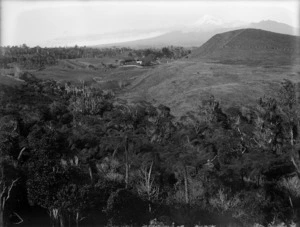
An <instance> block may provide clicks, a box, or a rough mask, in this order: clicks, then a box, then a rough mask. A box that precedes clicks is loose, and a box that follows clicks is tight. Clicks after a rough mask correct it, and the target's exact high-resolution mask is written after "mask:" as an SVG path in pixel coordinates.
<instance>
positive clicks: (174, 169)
mask: <svg viewBox="0 0 300 227" xmlns="http://www.w3.org/2000/svg"><path fill="white" fill-rule="evenodd" d="M165 51H166V50H165ZM24 79H25V81H26V83H24V84H23V85H20V87H15V88H11V87H9V88H8V87H4V86H3V87H2V88H1V90H0V91H1V93H0V129H1V130H0V152H1V153H0V155H1V159H0V160H1V162H0V167H1V176H0V177H1V181H0V187H1V188H0V192H3V193H2V194H1V202H2V203H1V209H0V211H1V212H0V214H1V219H0V221H1V223H0V224H1V225H2V226H5V225H6V226H7V225H8V224H10V223H11V222H14V221H12V220H11V219H10V218H9V217H10V214H14V215H15V213H16V212H15V211H16V210H18V212H21V213H20V214H21V216H22V207H23V208H24V209H25V207H28V206H29V205H31V206H32V205H36V206H39V207H40V208H41V209H46V210H47V211H48V213H49V215H50V217H51V220H52V221H53V225H57V226H61V227H63V226H67V225H68V224H69V225H73V224H74V223H76V224H77V225H79V224H80V223H81V222H82V221H88V220H90V219H91V217H90V216H89V215H88V214H89V213H91V211H93V212H96V213H98V215H99V216H101V217H102V216H104V214H105V215H106V217H107V220H108V221H109V222H110V224H112V225H125V224H128V225H142V224H147V223H149V220H153V219H154V218H157V221H159V222H162V223H165V224H168V225H171V224H172V223H173V222H174V223H175V224H185V225H189V226H192V225H195V224H209V225H211V224H215V225H220V224H223V225H224V224H226V223H227V224H228V225H230V224H235V225H238V226H241V225H245V226H247V225H252V224H254V223H260V224H263V225H267V224H268V223H271V222H286V223H291V222H292V221H296V220H297V219H299V217H300V215H299V210H300V203H299V200H300V198H299V193H298V191H299V179H300V178H299V176H300V157H299V156H300V155H299V149H300V146H299V144H300V143H299V124H300V123H299V119H300V114H299V100H298V99H297V96H296V86H295V85H294V84H293V83H292V82H290V81H284V82H283V83H282V88H281V89H280V91H279V92H278V95H277V96H274V97H272V98H262V99H260V100H258V103H257V107H256V108H253V109H247V110H245V109H242V110H234V111H227V112H225V111H223V110H222V108H221V106H220V104H219V102H218V101H217V100H215V99H214V97H210V98H208V99H207V100H205V101H203V102H202V103H200V104H199V109H198V111H195V112H190V113H187V114H186V116H183V117H182V118H181V119H179V120H178V119H176V118H174V117H173V116H172V115H171V111H170V109H169V108H168V107H166V106H163V105H160V106H153V105H151V104H150V103H147V102H140V103H136V104H130V103H126V102H125V101H122V100H118V99H115V98H114V94H113V93H111V92H103V91H100V90H97V89H95V88H91V87H88V86H85V85H82V86H79V87H75V86H73V85H70V84H69V85H66V86H61V85H59V84H57V83H56V82H55V81H41V80H38V79H36V78H34V77H32V76H30V75H27V76H25V77H24ZM17 188H23V189H24V190H22V192H21V193H16V192H15V190H14V189H17ZM25 189H26V190H25ZM21 198H22V199H23V198H26V200H28V202H29V204H28V205H26V204H24V202H23V203H22V207H21V208H20V207H19V208H17V207H18V205H17V204H18V201H19V200H20V199H21ZM3 201H4V202H3ZM15 216H16V215H15ZM19 216H20V215H19ZM21 216H20V217H21ZM16 217H17V216H16ZM25 222H26V221H25ZM26 224H29V225H30V223H26Z"/></svg>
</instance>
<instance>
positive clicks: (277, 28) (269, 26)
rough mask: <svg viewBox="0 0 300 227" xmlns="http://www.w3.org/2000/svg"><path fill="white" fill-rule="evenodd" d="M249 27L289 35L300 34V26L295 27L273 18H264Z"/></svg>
mask: <svg viewBox="0 0 300 227" xmlns="http://www.w3.org/2000/svg"><path fill="white" fill-rule="evenodd" d="M247 27H248V28H257V29H262V30H266V31H270V32H277V33H282V34H288V35H299V28H298V29H297V28H294V27H292V26H289V25H287V24H284V23H279V22H276V21H272V20H264V21H261V22H258V23H251V24H250V25H249V26H247Z"/></svg>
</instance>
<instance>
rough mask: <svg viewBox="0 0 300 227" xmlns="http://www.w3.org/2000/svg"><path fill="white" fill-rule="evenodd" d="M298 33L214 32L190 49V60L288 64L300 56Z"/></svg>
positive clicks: (254, 30) (260, 31)
mask: <svg viewBox="0 0 300 227" xmlns="http://www.w3.org/2000/svg"><path fill="white" fill-rule="evenodd" d="M299 42H300V38H299V37H298V36H291V35H285V34H279V33H274V32H269V31H264V30H260V29H240V30H235V31H230V32H225V33H221V34H217V35H215V36H213V37H212V38H211V39H209V40H208V41H207V42H206V43H204V44H203V45H202V46H201V47H199V48H197V49H195V50H194V51H193V52H192V55H191V57H192V58H193V59H197V58H199V59H206V60H213V61H216V62H221V63H242V64H248V65H277V64H280V65H287V64H291V63H293V62H294V61H296V60H297V58H299V51H298V49H299Z"/></svg>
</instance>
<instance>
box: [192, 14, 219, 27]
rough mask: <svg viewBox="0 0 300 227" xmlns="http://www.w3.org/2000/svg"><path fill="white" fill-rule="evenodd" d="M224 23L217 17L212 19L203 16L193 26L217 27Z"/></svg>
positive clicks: (208, 16)
mask: <svg viewBox="0 0 300 227" xmlns="http://www.w3.org/2000/svg"><path fill="white" fill-rule="evenodd" d="M223 23H224V22H223V20H222V19H220V18H217V17H213V16H211V15H204V16H203V17H201V18H200V19H198V20H197V21H196V22H195V23H194V25H197V26H201V25H215V26H216V25H217V26H220V25H222V24H223Z"/></svg>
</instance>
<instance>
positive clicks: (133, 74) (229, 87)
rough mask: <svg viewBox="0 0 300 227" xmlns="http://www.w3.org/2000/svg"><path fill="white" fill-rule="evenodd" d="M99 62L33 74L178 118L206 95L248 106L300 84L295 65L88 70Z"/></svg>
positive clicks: (3, 79)
mask: <svg viewBox="0 0 300 227" xmlns="http://www.w3.org/2000/svg"><path fill="white" fill-rule="evenodd" d="M106 60H108V59H106ZM110 61H111V62H112V61H114V59H110ZM102 63H103V59H74V60H66V61H65V60H63V61H60V62H59V64H58V65H55V66H51V67H47V68H46V69H44V70H41V71H32V73H33V74H34V75H35V76H36V77H38V78H40V79H55V80H58V81H61V82H66V81H71V82H74V83H77V82H80V81H81V80H84V81H85V82H86V83H88V84H93V86H98V87H100V88H101V89H112V90H114V91H115V92H116V94H117V96H118V97H120V98H123V99H126V100H128V101H132V102H135V101H139V100H147V101H149V102H151V103H153V104H157V105H158V104H165V105H167V106H169V107H171V110H172V113H173V114H174V115H176V116H180V115H182V114H184V113H185V112H187V111H189V110H195V109H196V108H197V106H198V105H199V104H200V102H201V100H202V99H204V98H205V97H207V96H209V95H214V96H215V97H216V98H217V99H218V100H219V101H221V104H222V105H223V106H224V107H225V108H226V107H229V106H249V105H253V104H255V102H256V100H257V99H258V98H259V97H262V96H263V95H272V93H273V92H274V90H276V88H278V86H279V84H280V82H281V81H282V80H283V79H289V80H292V81H294V82H297V83H298V82H300V65H299V64H298V65H297V64H295V65H285V66H277V67H275V66H268V67H266V66H246V65H237V64H234V65H230V64H219V63H208V62H204V61H202V60H198V59H192V60H188V59H185V60H178V61H173V62H169V63H163V64H161V65H157V66H152V67H141V68H137V67H117V68H100V67H99V68H97V69H91V68H90V67H86V66H87V65H90V64H93V65H94V66H97V65H102ZM6 74H7V72H3V71H2V73H1V74H0V75H1V76H0V83H1V84H12V85H17V84H20V83H22V82H20V81H18V80H16V79H13V77H10V76H7V75H6Z"/></svg>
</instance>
